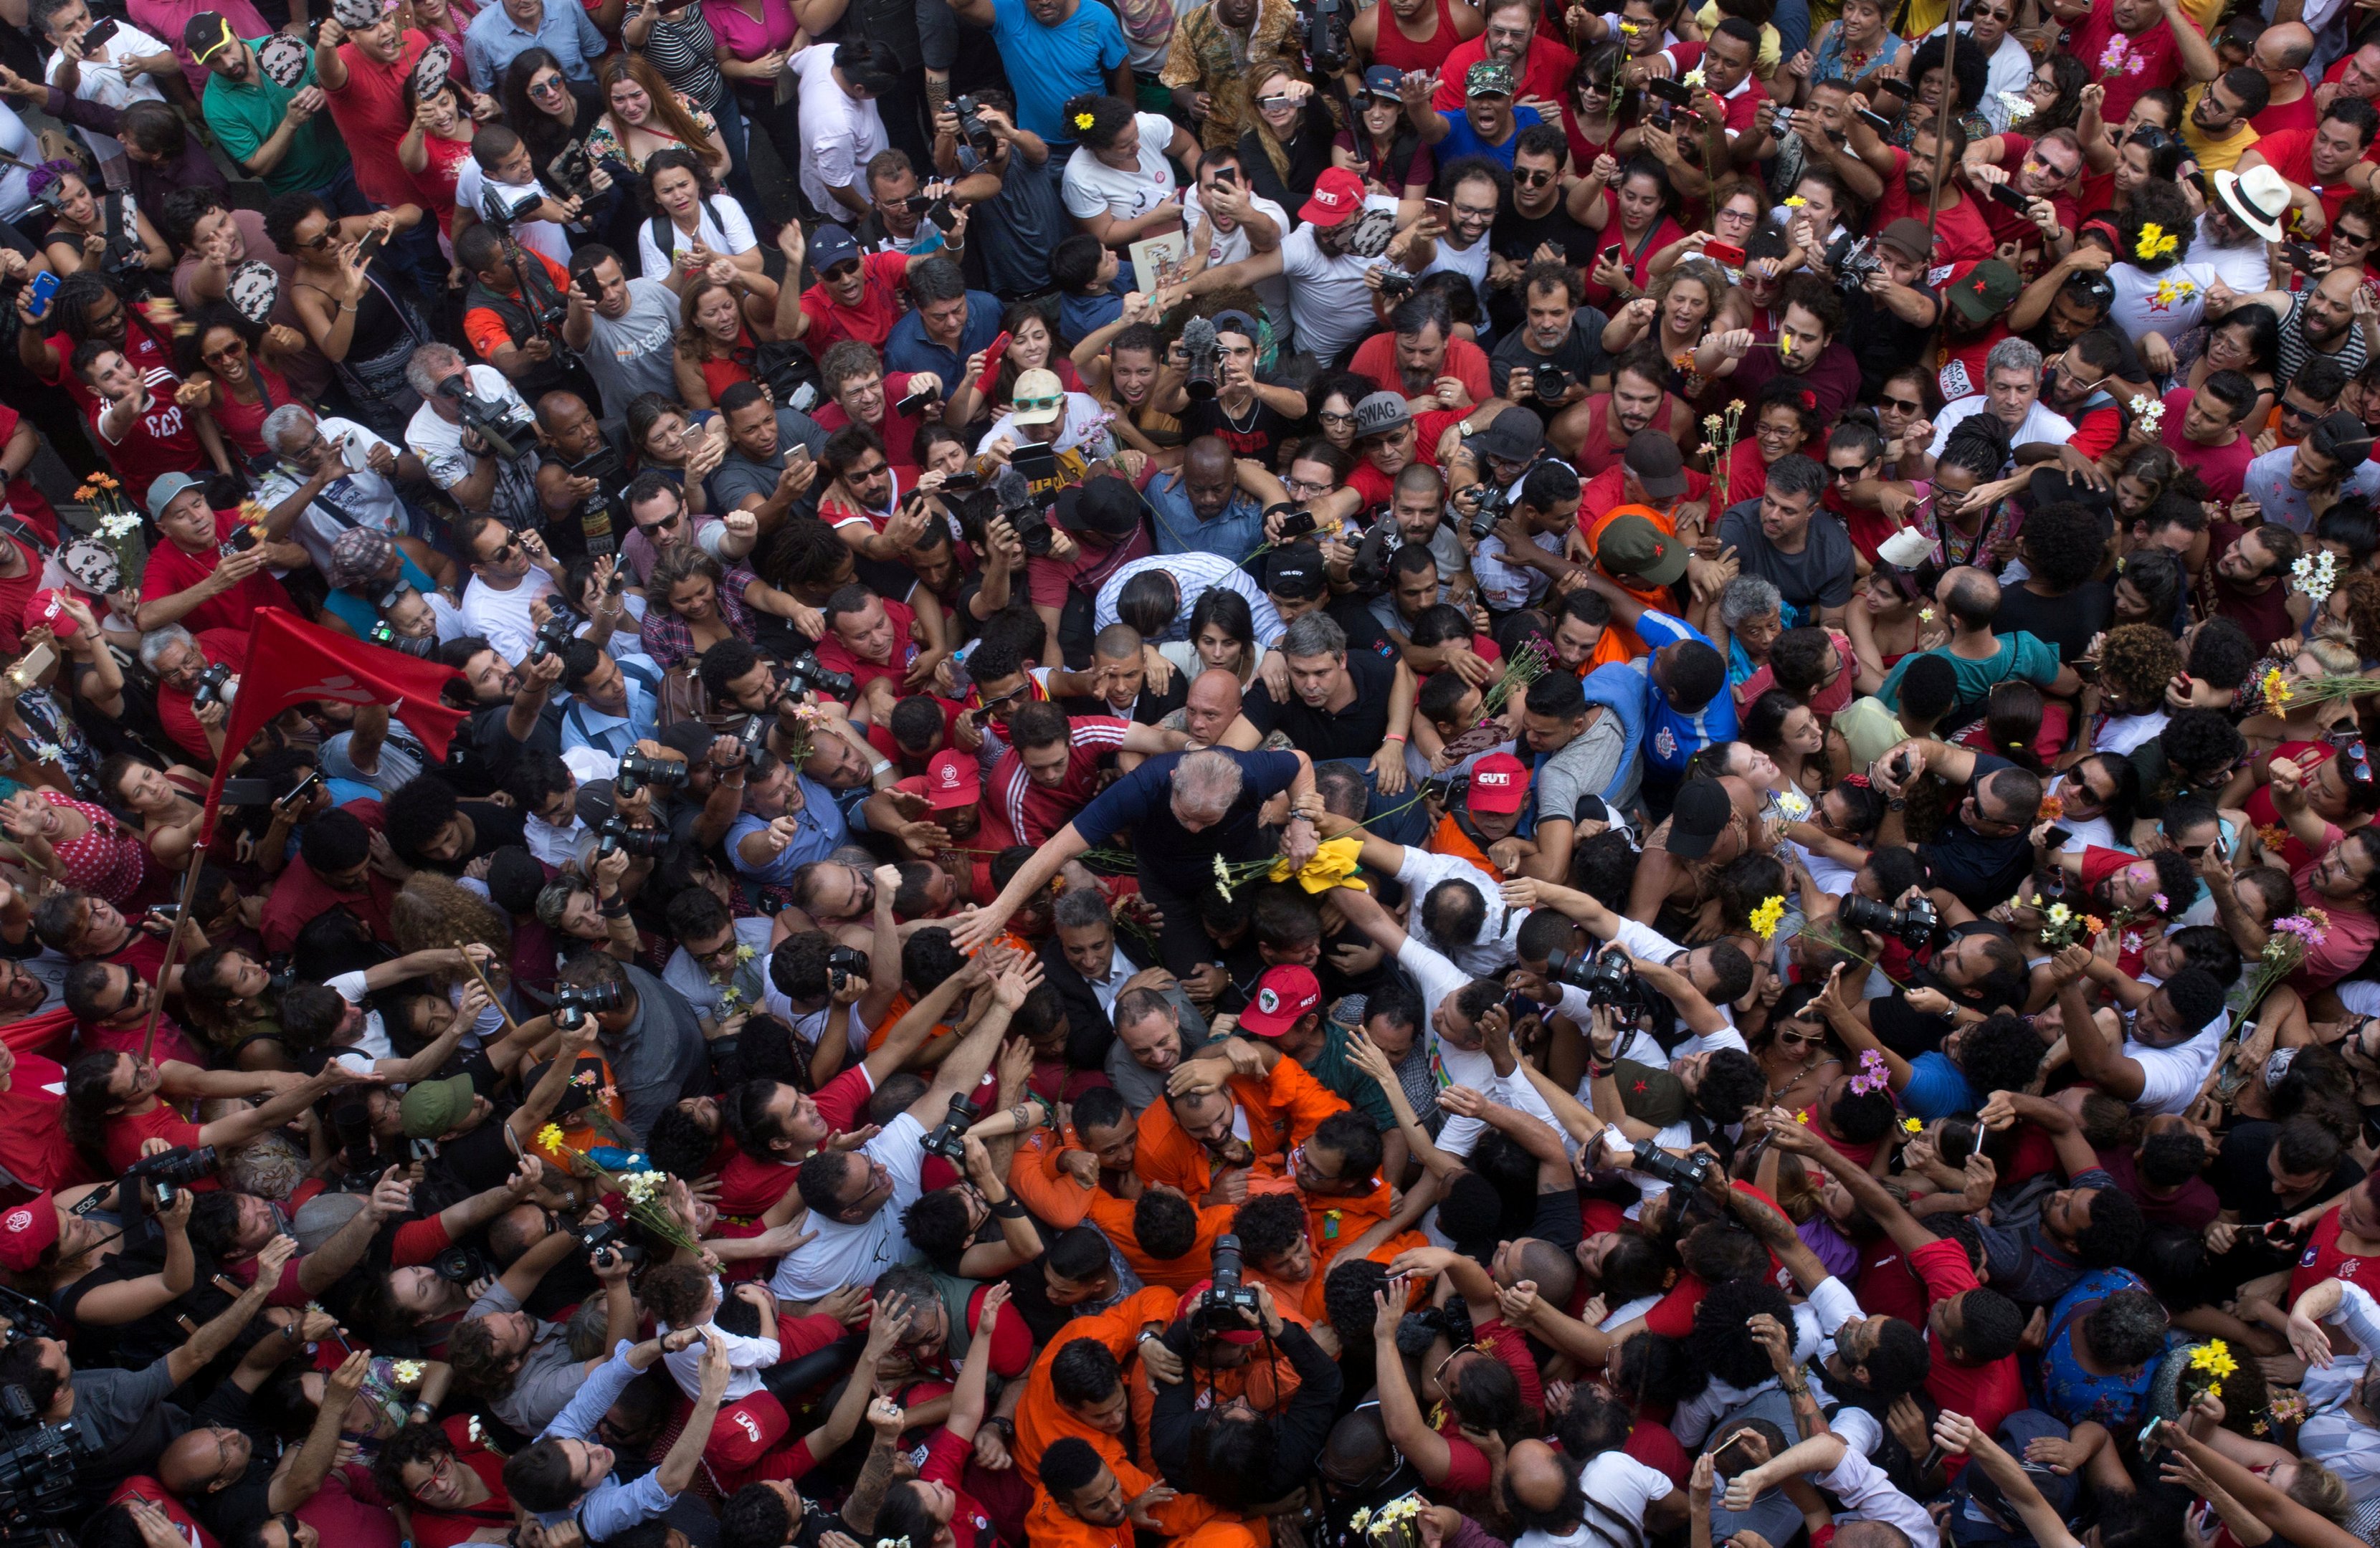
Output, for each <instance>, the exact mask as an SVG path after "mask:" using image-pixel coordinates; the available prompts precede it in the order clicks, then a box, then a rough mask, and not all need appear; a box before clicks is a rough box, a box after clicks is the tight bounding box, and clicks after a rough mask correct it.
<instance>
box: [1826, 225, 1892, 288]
mask: <svg viewBox="0 0 2380 1548" xmlns="http://www.w3.org/2000/svg"><path fill="white" fill-rule="evenodd" d="M1827 267H1828V268H1829V269H1831V270H1833V271H1834V273H1835V288H1836V289H1837V290H1840V291H1841V292H1842V293H1843V294H1844V295H1846V296H1849V295H1851V294H1852V292H1854V291H1858V290H1864V289H1865V288H1866V286H1867V277H1868V276H1869V275H1870V274H1873V273H1876V272H1880V271H1881V270H1882V269H1883V268H1884V260H1883V259H1882V258H1881V257H1879V256H1878V255H1877V253H1876V244H1875V243H1873V242H1871V241H1869V240H1868V239H1867V238H1866V237H1864V236H1859V237H1854V236H1852V234H1851V233H1850V232H1848V231H1846V232H1844V233H1843V234H1842V235H1841V236H1838V237H1836V238H1835V239H1834V241H1833V242H1832V243H1831V244H1830V245H1829V246H1828V248H1827Z"/></svg>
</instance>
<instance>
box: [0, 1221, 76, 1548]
mask: <svg viewBox="0 0 2380 1548" xmlns="http://www.w3.org/2000/svg"><path fill="white" fill-rule="evenodd" d="M43 1207H47V1206H46V1204H45V1205H44V1206H43ZM98 1451H99V1447H98V1446H97V1445H96V1444H94V1442H93V1440H92V1438H91V1436H90V1435H88V1434H86V1433H84V1432H83V1430H82V1429H81V1427H80V1426H79V1424H77V1423H76V1421H73V1420H68V1421H66V1422H65V1423H64V1424H44V1423H42V1420H41V1411H40V1410H39V1409H35V1408H34V1407H33V1397H32V1394H30V1393H29V1392H27V1391H26V1390H25V1389H24V1388H23V1387H21V1386H18V1385H13V1384H12V1385H8V1386H6V1387H0V1539H5V1541H6V1542H10V1543H17V1542H26V1543H33V1542H61V1541H63V1542H72V1541H73V1538H72V1537H71V1536H70V1535H67V1534H66V1533H65V1532H63V1531H58V1532H55V1534H54V1533H53V1532H52V1531H51V1530H49V1529H61V1528H64V1527H66V1526H67V1524H68V1522H69V1520H70V1518H72V1517H74V1516H75V1515H77V1514H78V1513H79V1512H78V1510H77V1505H78V1502H79V1496H80V1494H81V1493H82V1473H83V1470H84V1465H85V1464H86V1463H87V1462H89V1461H91V1460H92V1459H94V1458H95V1457H97V1455H98Z"/></svg>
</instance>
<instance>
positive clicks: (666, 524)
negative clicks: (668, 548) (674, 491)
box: [637, 511, 677, 534]
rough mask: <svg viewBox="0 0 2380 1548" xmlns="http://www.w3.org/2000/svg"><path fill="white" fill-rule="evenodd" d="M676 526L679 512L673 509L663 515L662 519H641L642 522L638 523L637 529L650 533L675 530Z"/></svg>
mask: <svg viewBox="0 0 2380 1548" xmlns="http://www.w3.org/2000/svg"><path fill="white" fill-rule="evenodd" d="M676 526H677V513H676V512H675V511H672V512H671V513H670V514H668V515H666V516H663V517H662V519H661V520H659V521H640V522H638V523H637V531H639V532H643V533H647V534H650V533H655V532H668V531H672V530H674V528H675V527H676Z"/></svg>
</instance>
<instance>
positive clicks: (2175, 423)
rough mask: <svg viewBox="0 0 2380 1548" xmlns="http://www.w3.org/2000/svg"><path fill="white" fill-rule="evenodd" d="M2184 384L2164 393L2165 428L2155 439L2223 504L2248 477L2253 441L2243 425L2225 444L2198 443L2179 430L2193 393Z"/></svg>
mask: <svg viewBox="0 0 2380 1548" xmlns="http://www.w3.org/2000/svg"><path fill="white" fill-rule="evenodd" d="M2196 396H2197V393H2193V392H2192V390H2191V389H2189V388H2187V387H2177V388H2175V389H2174V390H2173V391H2172V392H2170V393H2167V394H2166V395H2165V428H2164V429H2163V430H2161V431H2159V432H2158V436H2157V439H2158V440H2160V441H2164V442H2165V444H2166V445H2167V447H2168V448H2169V449H2170V450H2171V451H2172V453H2173V454H2174V455H2175V456H2177V457H2179V458H2180V459H2181V464H2182V466H2184V467H2188V468H2191V469H2193V470H2194V471H2196V473H2197V474H2198V480H2199V482H2200V483H2203V484H2204V485H2205V486H2206V489H2207V492H2208V493H2209V494H2211V495H2213V496H2214V497H2215V499H2216V500H2217V501H2219V502H2222V503H2223V504H2225V505H2228V504H2230V503H2231V502H2233V501H2234V500H2237V499H2239V498H2240V489H2241V487H2242V486H2243V485H2245V484H2246V483H2247V481H2248V465H2249V464H2250V463H2252V462H2254V461H2255V460H2256V443H2255V442H2254V441H2252V440H2250V439H2249V435H2248V430H2247V429H2246V427H2245V426H2244V425H2242V426H2240V427H2238V433H2236V434H2235V435H2233V436H2232V437H2231V443H2230V444H2229V445H2228V446H2201V445H2200V444H2199V443H2198V442H2196V441H2192V440H2191V439H2190V438H2189V437H2188V436H2185V435H2183V434H2182V433H2181V421H2182V417H2183V416H2185V415H2187V414H2188V413H2189V412H2190V400H2191V399H2192V398H2193V397H2196Z"/></svg>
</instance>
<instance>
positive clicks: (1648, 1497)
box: [1578, 1450, 1677, 1522]
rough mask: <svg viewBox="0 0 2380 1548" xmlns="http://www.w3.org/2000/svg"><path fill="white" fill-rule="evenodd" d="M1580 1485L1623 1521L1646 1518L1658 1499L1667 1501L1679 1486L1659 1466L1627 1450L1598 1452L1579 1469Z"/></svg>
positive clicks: (1590, 1496) (1597, 1502) (1587, 1493)
mask: <svg viewBox="0 0 2380 1548" xmlns="http://www.w3.org/2000/svg"><path fill="white" fill-rule="evenodd" d="M1578 1485H1579V1487H1580V1488H1582V1489H1584V1490H1585V1491H1586V1497H1587V1498H1588V1499H1590V1500H1593V1501H1594V1502H1595V1503H1596V1504H1597V1505H1599V1506H1602V1507H1603V1508H1604V1509H1606V1510H1608V1511H1609V1512H1611V1514H1613V1515H1614V1516H1617V1517H1618V1518H1620V1519H1621V1520H1622V1521H1639V1522H1641V1521H1643V1520H1644V1519H1645V1511H1646V1510H1648V1509H1650V1508H1651V1507H1652V1504H1653V1502H1654V1501H1655V1500H1666V1499H1668V1498H1669V1497H1670V1490H1672V1489H1674V1488H1676V1487H1677V1486H1676V1485H1675V1484H1673V1483H1671V1482H1670V1480H1669V1478H1668V1477H1667V1476H1666V1475H1665V1474H1663V1473H1662V1472H1661V1471H1660V1470H1659V1469H1656V1468H1648V1467H1646V1466H1645V1464H1644V1463H1642V1462H1639V1461H1638V1460H1636V1458H1634V1457H1631V1456H1629V1455H1628V1454H1627V1453H1626V1452H1624V1451H1617V1450H1615V1451H1598V1452H1597V1453H1596V1454H1595V1455H1594V1456H1593V1457H1588V1458H1587V1460H1586V1466H1585V1467H1583V1468H1581V1469H1579V1470H1578Z"/></svg>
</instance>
